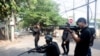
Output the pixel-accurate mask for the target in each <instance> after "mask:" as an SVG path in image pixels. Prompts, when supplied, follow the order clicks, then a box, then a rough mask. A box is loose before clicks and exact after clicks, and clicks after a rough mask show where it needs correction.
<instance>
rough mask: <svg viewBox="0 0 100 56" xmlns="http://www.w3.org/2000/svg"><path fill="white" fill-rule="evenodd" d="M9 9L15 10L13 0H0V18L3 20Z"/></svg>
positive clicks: (8, 13) (9, 12)
mask: <svg viewBox="0 0 100 56" xmlns="http://www.w3.org/2000/svg"><path fill="white" fill-rule="evenodd" d="M11 11H17V5H16V2H15V0H0V20H2V21H4V20H5V19H4V18H5V17H7V16H8V15H11Z"/></svg>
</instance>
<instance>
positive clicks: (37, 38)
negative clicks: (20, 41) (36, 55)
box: [34, 34, 40, 48]
mask: <svg viewBox="0 0 100 56" xmlns="http://www.w3.org/2000/svg"><path fill="white" fill-rule="evenodd" d="M39 39H40V35H39V34H36V35H35V39H34V41H35V48H37V47H38V42H39Z"/></svg>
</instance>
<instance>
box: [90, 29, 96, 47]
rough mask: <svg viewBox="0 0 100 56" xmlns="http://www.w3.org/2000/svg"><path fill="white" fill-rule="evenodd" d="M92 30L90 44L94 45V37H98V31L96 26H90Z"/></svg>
mask: <svg viewBox="0 0 100 56" xmlns="http://www.w3.org/2000/svg"><path fill="white" fill-rule="evenodd" d="M89 29H90V32H91V38H90V46H93V43H94V39H95V38H96V31H95V28H89Z"/></svg>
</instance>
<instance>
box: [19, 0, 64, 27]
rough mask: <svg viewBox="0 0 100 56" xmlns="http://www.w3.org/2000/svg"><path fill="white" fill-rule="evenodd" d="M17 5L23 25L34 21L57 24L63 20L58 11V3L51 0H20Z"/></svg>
mask: <svg viewBox="0 0 100 56" xmlns="http://www.w3.org/2000/svg"><path fill="white" fill-rule="evenodd" d="M19 5H21V6H20V11H19V14H20V15H21V17H22V18H23V21H24V26H25V27H26V26H29V24H36V23H40V24H41V25H42V26H47V25H58V24H62V23H63V21H64V20H63V19H62V17H61V16H60V15H59V13H58V11H59V9H58V5H57V4H56V3H55V2H53V1H52V0H28V2H27V1H26V0H22V1H21V2H20V4H19ZM64 22H65V21H64Z"/></svg>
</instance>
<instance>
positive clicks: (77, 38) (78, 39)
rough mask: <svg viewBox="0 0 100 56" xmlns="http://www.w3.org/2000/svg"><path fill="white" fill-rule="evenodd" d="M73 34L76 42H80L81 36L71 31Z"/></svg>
mask: <svg viewBox="0 0 100 56" xmlns="http://www.w3.org/2000/svg"><path fill="white" fill-rule="evenodd" d="M71 36H72V38H73V39H74V40H75V42H79V41H80V38H79V37H78V36H77V35H76V34H75V33H71Z"/></svg>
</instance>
